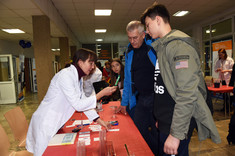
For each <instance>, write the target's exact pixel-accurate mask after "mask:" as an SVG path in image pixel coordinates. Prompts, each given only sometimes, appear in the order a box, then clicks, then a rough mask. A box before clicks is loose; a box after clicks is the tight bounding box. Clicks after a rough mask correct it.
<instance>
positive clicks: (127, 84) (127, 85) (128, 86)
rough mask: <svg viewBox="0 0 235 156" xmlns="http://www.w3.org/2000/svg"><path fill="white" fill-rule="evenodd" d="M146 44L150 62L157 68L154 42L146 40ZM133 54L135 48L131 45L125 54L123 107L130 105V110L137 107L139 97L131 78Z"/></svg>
mask: <svg viewBox="0 0 235 156" xmlns="http://www.w3.org/2000/svg"><path fill="white" fill-rule="evenodd" d="M144 42H145V43H146V45H147V46H148V48H149V51H148V57H149V59H150V61H151V62H152V64H153V66H154V67H155V64H156V52H155V51H154V50H153V49H152V46H151V43H152V41H151V40H146V39H145V40H144ZM133 54H134V50H133V47H132V46H131V44H130V43H129V45H128V50H127V52H126V54H125V69H124V72H125V78H124V88H123V94H122V102H121V105H122V106H128V104H129V109H130V110H131V109H132V108H133V107H134V106H135V105H136V95H137V91H135V92H134V93H133V90H132V84H133V83H134V82H132V77H131V71H132V68H131V67H132V59H133Z"/></svg>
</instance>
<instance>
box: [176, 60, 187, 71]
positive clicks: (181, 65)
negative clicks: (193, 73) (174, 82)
mask: <svg viewBox="0 0 235 156" xmlns="http://www.w3.org/2000/svg"><path fill="white" fill-rule="evenodd" d="M181 68H188V60H185V61H179V62H176V63H175V69H181Z"/></svg>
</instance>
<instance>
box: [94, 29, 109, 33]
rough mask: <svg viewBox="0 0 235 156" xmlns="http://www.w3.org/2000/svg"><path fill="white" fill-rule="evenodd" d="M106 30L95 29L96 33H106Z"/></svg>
mask: <svg viewBox="0 0 235 156" xmlns="http://www.w3.org/2000/svg"><path fill="white" fill-rule="evenodd" d="M106 31H107V30H106V29H95V32H96V33H106Z"/></svg>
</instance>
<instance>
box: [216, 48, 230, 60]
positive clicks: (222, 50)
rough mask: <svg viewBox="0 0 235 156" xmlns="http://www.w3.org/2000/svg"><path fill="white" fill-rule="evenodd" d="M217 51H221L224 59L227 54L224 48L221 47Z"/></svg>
mask: <svg viewBox="0 0 235 156" xmlns="http://www.w3.org/2000/svg"><path fill="white" fill-rule="evenodd" d="M218 53H223V54H224V59H225V60H226V59H227V57H228V54H227V52H226V50H225V49H224V48H221V49H219V50H218Z"/></svg>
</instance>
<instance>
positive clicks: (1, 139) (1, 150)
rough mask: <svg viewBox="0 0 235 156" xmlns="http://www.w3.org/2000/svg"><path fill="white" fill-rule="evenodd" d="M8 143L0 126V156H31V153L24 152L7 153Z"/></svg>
mask: <svg viewBox="0 0 235 156" xmlns="http://www.w3.org/2000/svg"><path fill="white" fill-rule="evenodd" d="M9 147H10V142H9V139H8V136H7V134H6V132H5V130H4V129H3V128H2V126H1V125H0V156H33V154H32V153H30V152H28V151H26V150H24V151H18V152H15V151H12V152H11V153H10V152H9Z"/></svg>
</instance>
